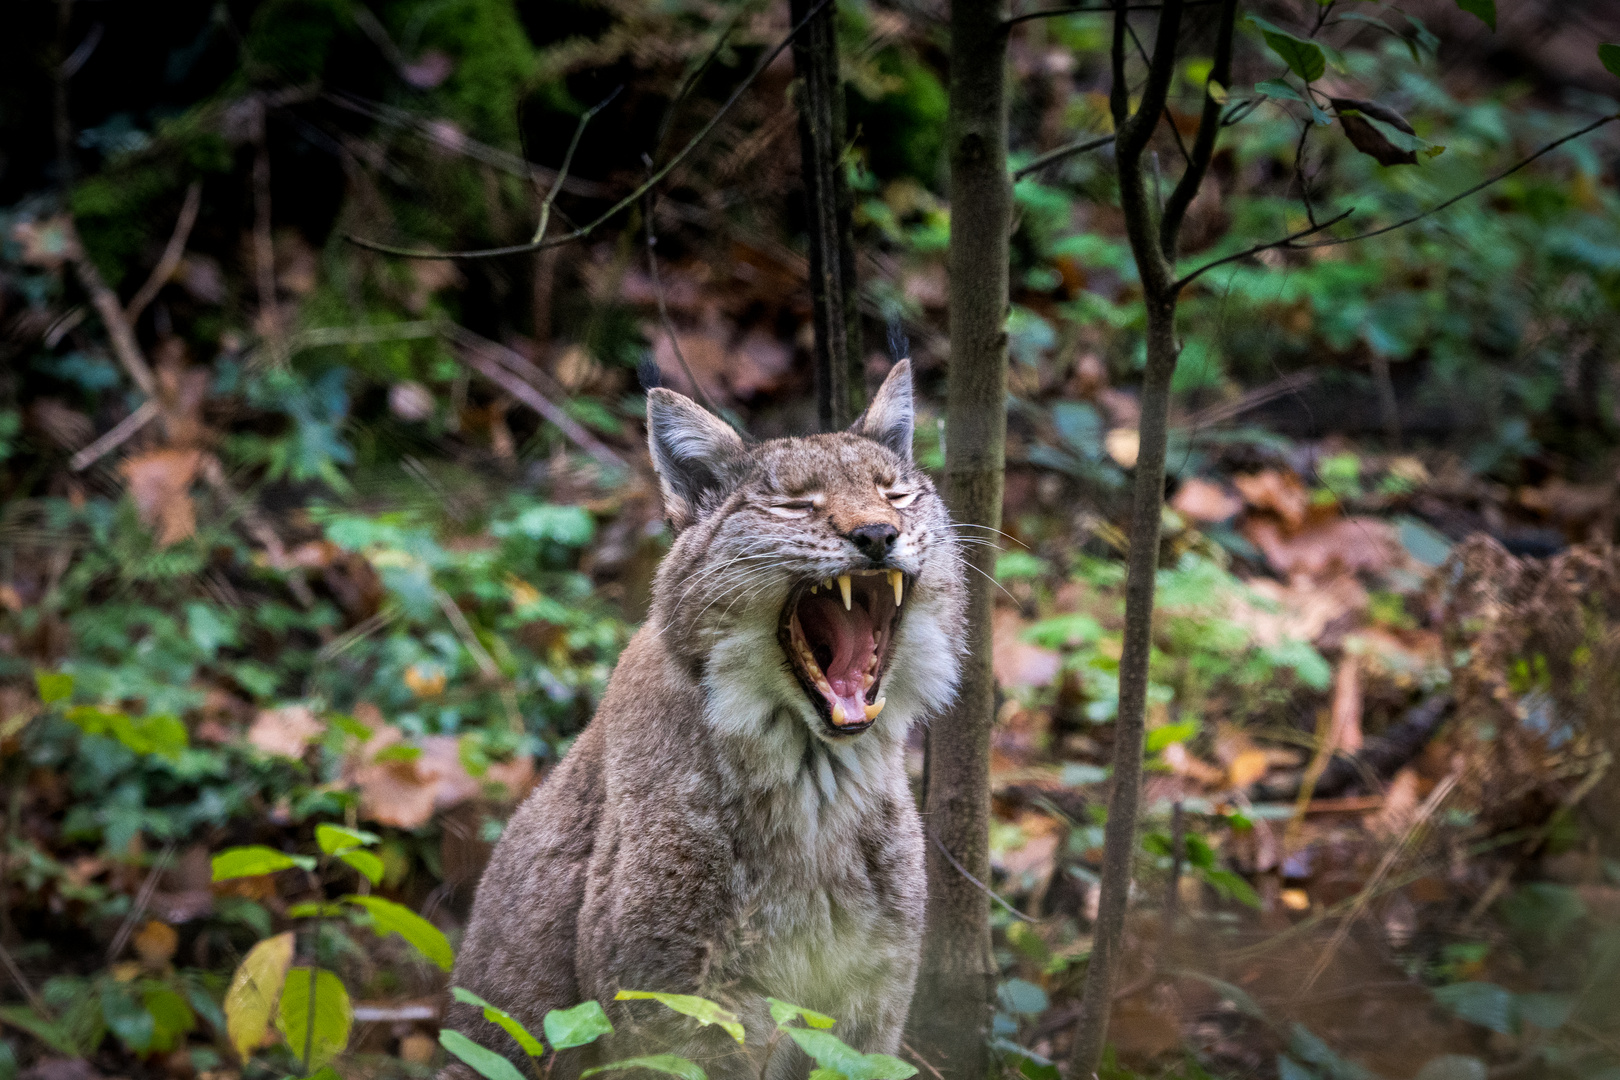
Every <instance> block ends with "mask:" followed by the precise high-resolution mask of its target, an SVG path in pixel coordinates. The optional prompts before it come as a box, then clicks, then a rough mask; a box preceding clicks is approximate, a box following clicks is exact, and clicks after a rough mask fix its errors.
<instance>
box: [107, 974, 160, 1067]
mask: <svg viewBox="0 0 1620 1080" xmlns="http://www.w3.org/2000/svg"><path fill="white" fill-rule="evenodd" d="M101 1018H102V1019H103V1020H105V1021H106V1022H107V1026H108V1027H109V1028H111V1029H112V1033H113V1034H114V1035H116V1036H118V1041H119V1042H121V1043H123V1044H124V1046H125V1047H126V1048H127V1049H129V1050H132V1051H134V1052H135V1053H137V1054H144V1053H146V1052H147V1051H149V1050H151V1049H152V1038H153V1035H154V1034H155V1033H156V1025H155V1024H154V1023H153V1021H152V1014H151V1013H149V1012H147V1011H146V1008H145V1006H143V1005H142V1004H141V1003H140V1002H139V1001H137V1000H136V999H135V995H134V994H132V993H130V986H129V984H128V983H121V982H106V983H103V984H102V986H101Z"/></svg>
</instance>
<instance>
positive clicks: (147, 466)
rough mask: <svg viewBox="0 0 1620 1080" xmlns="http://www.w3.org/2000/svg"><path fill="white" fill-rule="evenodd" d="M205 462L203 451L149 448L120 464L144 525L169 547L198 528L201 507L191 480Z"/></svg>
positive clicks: (159, 541)
mask: <svg viewBox="0 0 1620 1080" xmlns="http://www.w3.org/2000/svg"><path fill="white" fill-rule="evenodd" d="M201 463H202V452H201V451H200V450H149V451H147V452H146V453H144V454H137V455H135V456H134V457H128V458H125V459H124V461H123V463H122V464H120V465H119V471H120V472H122V473H123V474H124V478H125V480H126V481H127V482H128V484H129V494H130V498H131V499H133V500H134V501H135V512H136V513H137V514H138V515H139V516H140V519H141V524H143V525H145V526H146V527H147V528H149V529H156V530H157V542H158V545H159V546H160V547H167V546H168V545H170V544H172V543H175V542H176V541H179V540H184V539H185V538H186V537H188V536H190V535H192V534H193V533H195V532H196V531H197V509H196V507H195V506H194V505H193V504H192V502H191V495H190V488H191V482H192V480H194V479H195V478H196V476H197V468H198V466H199V465H200V464H201Z"/></svg>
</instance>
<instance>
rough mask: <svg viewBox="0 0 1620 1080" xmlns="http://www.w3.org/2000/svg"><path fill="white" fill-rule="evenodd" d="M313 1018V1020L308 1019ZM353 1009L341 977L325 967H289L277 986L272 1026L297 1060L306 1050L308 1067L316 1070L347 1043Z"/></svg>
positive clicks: (352, 1022) (352, 1024)
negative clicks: (279, 1000) (276, 1002)
mask: <svg viewBox="0 0 1620 1080" xmlns="http://www.w3.org/2000/svg"><path fill="white" fill-rule="evenodd" d="M312 1021H313V1022H312ZM353 1026H354V1008H353V1007H352V1006H351V1005H350V1004H349V992H348V990H346V989H344V987H343V980H342V979H340V978H338V977H337V976H336V975H335V974H333V973H332V972H330V971H326V970H324V969H323V970H319V971H311V970H310V969H309V968H307V967H300V968H293V969H292V970H291V971H289V972H288V973H287V981H286V983H285V984H284V985H283V986H282V988H281V1003H280V1005H279V1006H278V1007H277V1009H276V1028H277V1029H278V1030H280V1032H281V1034H282V1035H283V1036H285V1037H286V1039H287V1045H288V1046H289V1047H291V1048H292V1052H293V1054H294V1055H295V1056H297V1057H298V1058H299V1059H302V1058H303V1057H304V1051H305V1049H306V1047H307V1048H308V1051H309V1067H310V1068H311V1069H318V1068H320V1067H321V1066H322V1065H325V1064H326V1063H327V1062H329V1061H331V1060H332V1059H333V1058H335V1057H337V1056H338V1055H339V1054H341V1053H342V1052H343V1048H344V1047H346V1046H348V1045H349V1029H350V1028H352V1027H353Z"/></svg>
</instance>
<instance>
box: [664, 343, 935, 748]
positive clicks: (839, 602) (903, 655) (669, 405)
mask: <svg viewBox="0 0 1620 1080" xmlns="http://www.w3.org/2000/svg"><path fill="white" fill-rule="evenodd" d="M912 416H913V413H912V395H911V365H910V362H909V361H904V360H903V361H901V362H900V363H899V364H897V365H896V366H895V368H894V370H893V371H892V372H890V373H889V377H888V379H887V380H886V381H885V382H884V384H883V387H882V389H880V390H879V391H878V393H877V396H876V397H875V398H874V399H873V400H872V404H871V407H870V408H868V409H867V410H866V412H865V413H863V414H862V415H861V417H860V419H858V420H856V421H855V423H854V425H853V426H851V427H850V429H849V430H848V431H843V432H838V433H836V434H830V435H810V436H805V437H802V438H787V439H772V440H769V441H767V442H763V443H759V444H756V445H748V444H746V443H744V442H743V440H742V439H741V438H739V437H738V436H737V434H736V433H735V432H734V431H732V430H731V428H729V427H727V426H726V425H725V424H724V423H722V422H721V421H720V420H718V419H716V418H715V417H713V416H711V415H710V414H708V413H707V412H705V411H703V410H702V409H701V408H699V407H698V406H697V405H696V404H695V403H693V402H692V401H690V400H688V399H687V398H684V397H682V396H681V395H679V394H676V393H672V392H671V391H668V390H653V391H652V392H651V393H650V394H649V396H648V400H647V421H648V429H649V442H650V443H651V447H652V459H653V465H654V467H655V468H656V470H657V472H658V477H659V481H660V484H661V486H662V489H663V495H664V507H665V511H666V513H667V514H668V517H669V520H670V523H671V525H672V526H673V527H674V529H675V531H676V534H677V535H676V539H675V544H674V546H673V548H672V549H671V551H670V553H669V555H668V557H667V558H666V559H665V560H664V563H663V565H662V566H661V567H660V568H659V573H658V581H657V584H656V586H655V588H654V594H653V610H652V618H653V622H654V623H656V624H657V625H658V632H659V633H660V634H661V635H662V636H663V639H664V641H665V647H666V648H668V649H669V650H670V651H671V652H672V653H673V654H674V655H675V656H676V657H677V658H679V659H680V660H681V662H682V663H684V664H686V665H687V666H688V667H689V669H690V670H691V671H692V672H693V674H694V676H695V677H696V678H698V679H700V680H701V681H702V682H703V684H704V686H705V689H706V690H707V691H708V697H709V706H708V713H709V717H710V719H711V722H713V723H715V724H718V725H721V726H723V727H726V728H728V729H730V730H734V731H737V732H746V731H749V730H752V729H754V728H757V727H758V726H760V725H763V724H765V723H767V722H768V721H770V720H771V719H773V718H776V717H779V716H780V715H781V714H782V713H783V712H784V711H785V712H787V713H789V714H791V715H793V716H796V717H798V718H799V719H800V720H802V721H803V723H804V724H805V725H807V726H808V728H809V730H810V732H811V733H812V734H814V735H815V736H816V737H818V738H819V739H821V740H822V741H823V742H825V743H830V744H834V745H836V744H839V743H843V742H847V741H848V740H851V739H854V738H855V737H856V736H858V735H860V734H861V733H863V732H865V731H867V730H869V729H876V731H877V732H879V733H887V735H888V736H889V737H898V736H899V735H900V734H902V733H903V732H904V731H905V729H906V727H907V726H908V725H909V724H910V723H911V721H912V720H914V719H916V718H918V717H919V716H922V715H924V714H926V713H927V712H929V711H932V710H934V709H937V708H939V707H941V706H943V705H944V704H945V703H946V702H948V701H949V700H950V697H951V695H952V693H953V692H954V689H955V684H956V676H957V667H958V663H959V658H960V651H961V645H960V642H961V638H962V635H961V632H960V624H961V621H962V609H963V604H964V596H965V591H964V588H963V584H962V574H963V567H962V561H961V558H960V555H959V552H958V545H957V543H956V540H955V535H954V533H953V532H952V529H951V523H950V518H949V515H948V514H947V513H946V510H945V504H944V502H943V501H941V499H940V497H939V495H938V494H937V493H936V492H935V490H934V486H933V484H932V483H931V482H930V481H929V479H928V477H927V476H926V475H925V474H924V473H923V472H922V471H921V470H920V469H918V468H917V467H916V465H915V464H914V463H913V461H912V458H911V435H912Z"/></svg>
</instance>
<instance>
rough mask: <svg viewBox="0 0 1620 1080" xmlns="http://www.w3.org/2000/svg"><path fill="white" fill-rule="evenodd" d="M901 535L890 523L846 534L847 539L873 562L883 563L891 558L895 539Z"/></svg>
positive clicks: (869, 526) (854, 530)
mask: <svg viewBox="0 0 1620 1080" xmlns="http://www.w3.org/2000/svg"><path fill="white" fill-rule="evenodd" d="M899 535H900V530H899V529H896V528H895V527H894V526H893V525H890V524H889V523H888V522H875V523H873V524H871V525H861V526H859V527H857V528H854V529H851V530H850V531H849V532H848V533H846V534H845V536H846V539H848V540H849V542H850V543H852V544H854V545H855V546H856V547H857V548H859V549H860V552H861V554H862V555H865V556H866V557H867V558H868V559H871V560H872V561H873V562H882V561H883V560H884V559H887V558H888V557H889V549H890V548H892V547H894V541H895V538H896V537H898V536H899Z"/></svg>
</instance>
